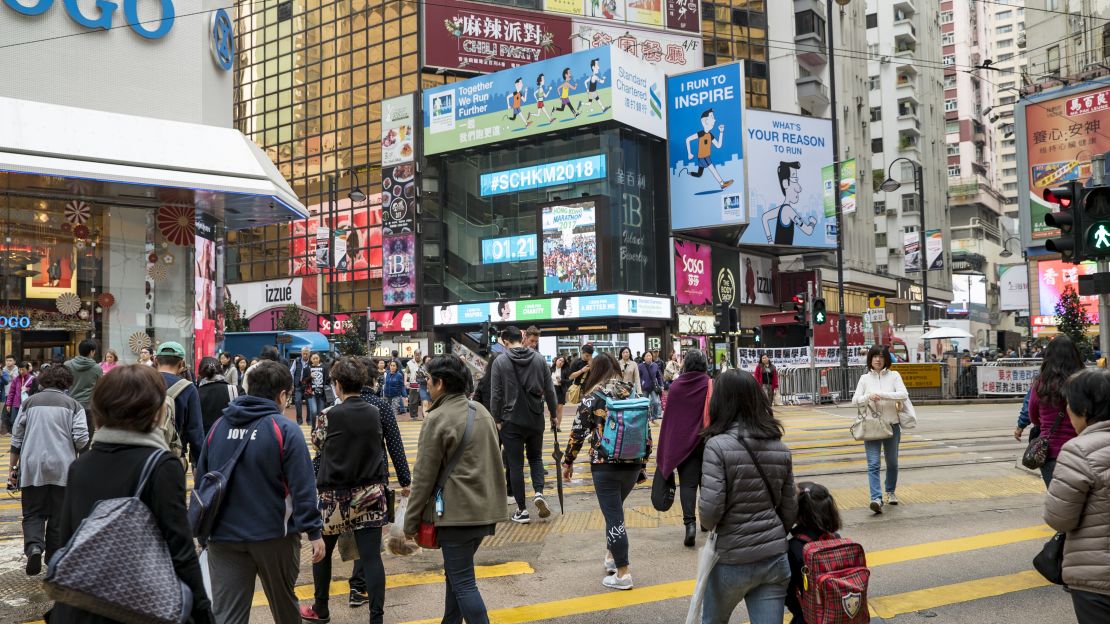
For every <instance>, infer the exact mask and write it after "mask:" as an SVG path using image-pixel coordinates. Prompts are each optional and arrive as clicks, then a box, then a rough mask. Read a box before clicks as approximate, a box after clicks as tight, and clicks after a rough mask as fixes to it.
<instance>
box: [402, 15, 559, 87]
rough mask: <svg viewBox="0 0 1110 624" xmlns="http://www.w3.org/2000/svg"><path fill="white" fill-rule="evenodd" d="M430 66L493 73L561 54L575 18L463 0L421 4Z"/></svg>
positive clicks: (426, 59) (426, 64)
mask: <svg viewBox="0 0 1110 624" xmlns="http://www.w3.org/2000/svg"><path fill="white" fill-rule="evenodd" d="M421 5H422V8H423V14H424V24H423V28H422V29H421V32H422V33H424V45H423V46H421V49H422V50H423V52H424V59H423V65H424V67H433V68H443V69H454V70H463V71H468V72H477V73H483V74H484V73H489V72H496V71H501V70H503V69H511V68H514V67H520V66H521V65H527V64H529V63H535V62H537V61H542V60H544V59H549V58H552V57H555V56H558V55H559V54H561V53H562V52H563V51H565V50H566V49H567V42H568V41H570V20H569V19H567V18H564V17H557V16H549V15H541V14H539V13H532V12H528V11H517V10H515V9H510V8H505V7H502V6H491V5H489V4H477V3H473V2H463V1H460V0H437V1H436V2H428V3H421Z"/></svg>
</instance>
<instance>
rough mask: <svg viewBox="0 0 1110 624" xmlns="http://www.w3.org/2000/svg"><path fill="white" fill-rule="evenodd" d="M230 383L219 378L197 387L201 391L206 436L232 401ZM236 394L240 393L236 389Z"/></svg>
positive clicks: (202, 417)
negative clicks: (229, 389)
mask: <svg viewBox="0 0 1110 624" xmlns="http://www.w3.org/2000/svg"><path fill="white" fill-rule="evenodd" d="M228 385H229V384H228V383H227V382H226V381H224V380H223V378H217V379H216V380H215V381H208V382H205V383H204V384H203V385H201V386H198V387H197V392H199V393H200V417H201V422H202V423H203V424H204V435H206V436H207V435H208V430H209V429H211V428H212V425H214V424H215V423H216V421H217V420H219V419H220V415H221V414H223V413H224V409H225V408H227V404H228V403H231V394H230V393H229V392H228ZM236 394H238V391H236Z"/></svg>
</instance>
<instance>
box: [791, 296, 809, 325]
mask: <svg viewBox="0 0 1110 624" xmlns="http://www.w3.org/2000/svg"><path fill="white" fill-rule="evenodd" d="M794 322H795V323H797V324H799V325H809V319H807V318H806V296H805V294H804V293H798V294H796V295H794Z"/></svg>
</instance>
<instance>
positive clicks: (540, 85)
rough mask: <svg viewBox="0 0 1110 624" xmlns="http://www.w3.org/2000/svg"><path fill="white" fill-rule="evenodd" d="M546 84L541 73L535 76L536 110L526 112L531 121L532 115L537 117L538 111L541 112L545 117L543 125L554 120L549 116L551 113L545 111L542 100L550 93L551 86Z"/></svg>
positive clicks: (549, 123)
mask: <svg viewBox="0 0 1110 624" xmlns="http://www.w3.org/2000/svg"><path fill="white" fill-rule="evenodd" d="M546 85H547V79H546V78H544V76H543V74H540V75H539V76H536V90H535V97H536V112H534V113H528V120H529V121H531V120H532V118H533V117H538V116H539V114H540V113H543V116H544V117H547V123H545V124H544V125H545V126H550V125H551V124H552V123H553V122H554V121H555V120H554V119H552V118H551V113H549V112H547V109H546V108H544V106H543V101H544V100H545V99H547V96H549V95H551V87H548V86H546Z"/></svg>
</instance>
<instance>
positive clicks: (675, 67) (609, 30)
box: [571, 19, 704, 75]
mask: <svg viewBox="0 0 1110 624" xmlns="http://www.w3.org/2000/svg"><path fill="white" fill-rule="evenodd" d="M607 45H613V46H615V47H617V48H620V49H621V50H624V51H625V52H627V53H629V54H631V55H632V56H635V57H637V58H639V59H640V60H641V61H644V62H647V63H650V64H652V65H655V66H657V67H659V69H661V70H662V71H663V73H665V74H668V75H670V74H679V73H682V72H687V71H690V70H691V69H698V68H700V67H702V65H703V63H704V59H703V56H702V39H701V36H699V35H698V34H697V31H696V30H695V31H694V34H684V33H683V34H680V33H674V32H668V31H665V30H653V29H648V28H636V27H635V26H616V25H611V24H606V23H604V22H597V21H587V20H582V19H576V20H574V22H573V24H572V26H571V46H572V49H573V50H574V51H575V52H578V51H579V50H589V49H591V48H601V47H604V46H607Z"/></svg>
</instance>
